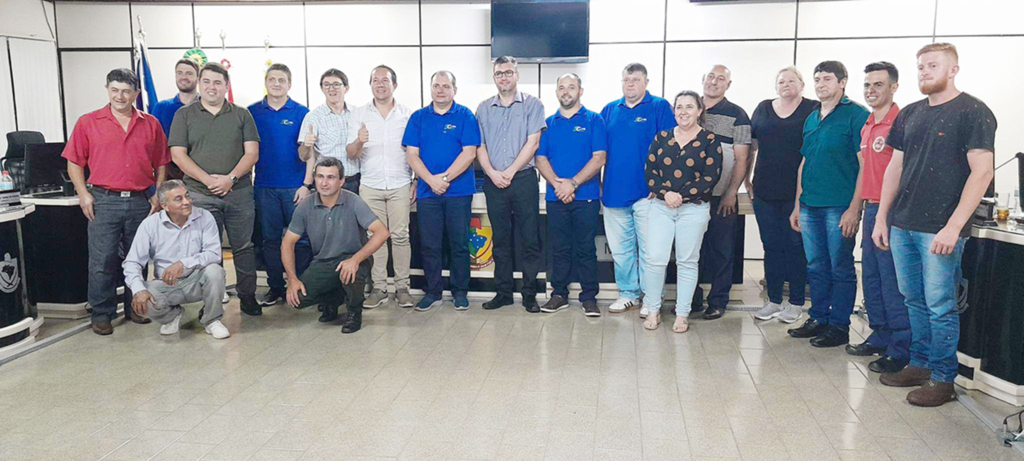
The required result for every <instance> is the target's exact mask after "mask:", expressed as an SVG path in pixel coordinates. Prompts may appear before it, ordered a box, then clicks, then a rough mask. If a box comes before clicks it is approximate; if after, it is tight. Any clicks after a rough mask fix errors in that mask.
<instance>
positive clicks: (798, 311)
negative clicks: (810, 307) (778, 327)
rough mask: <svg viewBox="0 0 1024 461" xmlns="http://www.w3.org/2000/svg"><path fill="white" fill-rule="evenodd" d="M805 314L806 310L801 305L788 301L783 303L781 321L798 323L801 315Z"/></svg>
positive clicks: (780, 314)
mask: <svg viewBox="0 0 1024 461" xmlns="http://www.w3.org/2000/svg"><path fill="white" fill-rule="evenodd" d="M803 316H804V310H803V307H801V306H794V305H792V304H790V303H789V301H786V302H785V303H784V304H783V309H782V312H781V313H779V321H780V322H782V323H796V321H797V320H800V317H803Z"/></svg>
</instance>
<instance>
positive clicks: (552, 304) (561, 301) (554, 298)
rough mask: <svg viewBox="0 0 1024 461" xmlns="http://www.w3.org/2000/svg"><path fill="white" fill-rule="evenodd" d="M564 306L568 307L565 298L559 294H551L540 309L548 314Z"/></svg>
mask: <svg viewBox="0 0 1024 461" xmlns="http://www.w3.org/2000/svg"><path fill="white" fill-rule="evenodd" d="M566 307H569V301H566V300H565V298H563V297H561V296H559V295H551V297H550V298H548V302H546V303H544V305H543V306H541V308H540V311H541V312H545V313H548V314H550V313H553V312H558V311H560V310H562V309H565V308H566Z"/></svg>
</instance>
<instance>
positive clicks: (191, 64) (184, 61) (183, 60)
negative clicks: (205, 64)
mask: <svg viewBox="0 0 1024 461" xmlns="http://www.w3.org/2000/svg"><path fill="white" fill-rule="evenodd" d="M182 64H184V65H186V66H189V67H191V68H192V70H194V71H196V76H198V75H199V64H196V62H195V61H193V60H191V59H188V58H181V59H179V60H178V62H176V63H174V68H175V69H177V68H178V66H180V65H182Z"/></svg>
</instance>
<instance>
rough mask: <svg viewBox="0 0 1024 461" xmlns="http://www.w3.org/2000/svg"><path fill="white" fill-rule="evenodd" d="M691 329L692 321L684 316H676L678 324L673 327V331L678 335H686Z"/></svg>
mask: <svg viewBox="0 0 1024 461" xmlns="http://www.w3.org/2000/svg"><path fill="white" fill-rule="evenodd" d="M689 329H690V321H689V320H687V319H686V317H684V316H681V315H680V316H676V323H675V324H673V325H672V331H674V332H676V333H686V331H687V330H689Z"/></svg>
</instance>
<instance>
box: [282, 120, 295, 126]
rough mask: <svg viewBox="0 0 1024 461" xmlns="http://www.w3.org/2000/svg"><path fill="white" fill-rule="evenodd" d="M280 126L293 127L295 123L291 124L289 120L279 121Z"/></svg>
mask: <svg viewBox="0 0 1024 461" xmlns="http://www.w3.org/2000/svg"><path fill="white" fill-rule="evenodd" d="M281 124H282V125H285V126H289V125H294V124H295V122H293V121H291V120H281Z"/></svg>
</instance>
